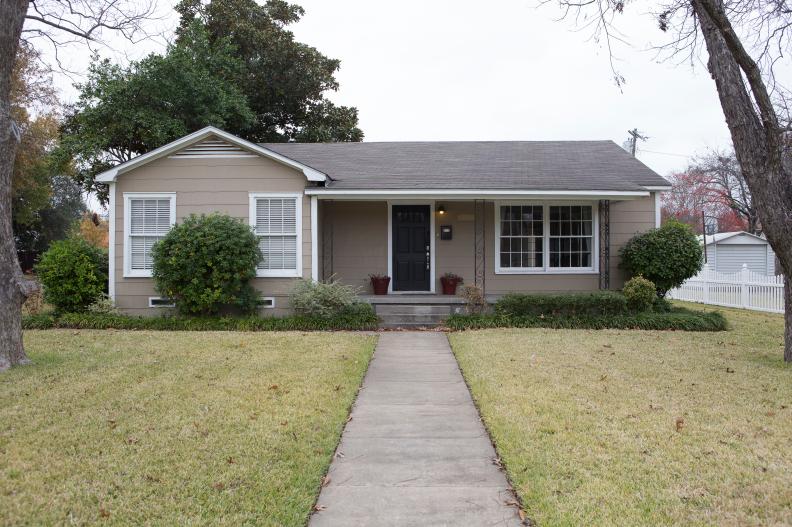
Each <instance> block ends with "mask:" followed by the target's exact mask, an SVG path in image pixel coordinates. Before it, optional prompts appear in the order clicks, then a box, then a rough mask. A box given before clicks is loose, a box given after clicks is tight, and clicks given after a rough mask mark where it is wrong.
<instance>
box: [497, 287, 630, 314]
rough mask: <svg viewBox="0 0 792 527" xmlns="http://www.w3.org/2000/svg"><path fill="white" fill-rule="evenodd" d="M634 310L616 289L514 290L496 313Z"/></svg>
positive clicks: (620, 311)
mask: <svg viewBox="0 0 792 527" xmlns="http://www.w3.org/2000/svg"><path fill="white" fill-rule="evenodd" d="M629 312H630V309H629V307H628V306H627V299H626V298H625V297H624V295H622V294H621V293H618V292H616V291H596V292H593V293H567V294H552V295H542V294H538V295H526V294H521V293H510V294H508V295H505V296H503V297H501V298H500V299H498V301H497V302H495V314H496V315H500V316H511V317H524V316H540V315H545V316H548V315H565V316H575V315H591V316H598V315H619V314H627V313H629Z"/></svg>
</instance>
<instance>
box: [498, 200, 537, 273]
mask: <svg viewBox="0 0 792 527" xmlns="http://www.w3.org/2000/svg"><path fill="white" fill-rule="evenodd" d="M543 246H544V209H543V208H542V206H541V205H504V206H501V208H500V266H501V267H504V268H516V269H536V268H541V267H544V257H543V254H544V252H543V250H542V249H543Z"/></svg>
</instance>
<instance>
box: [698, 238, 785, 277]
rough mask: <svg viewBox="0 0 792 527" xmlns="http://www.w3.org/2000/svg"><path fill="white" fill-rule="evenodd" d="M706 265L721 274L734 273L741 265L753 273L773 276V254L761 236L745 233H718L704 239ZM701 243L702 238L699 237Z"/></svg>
mask: <svg viewBox="0 0 792 527" xmlns="http://www.w3.org/2000/svg"><path fill="white" fill-rule="evenodd" d="M706 240H707V245H706V250H707V264H709V267H710V269H715V270H716V271H718V272H721V273H736V272H738V271H739V270H740V269H742V266H743V264H747V265H748V269H750V270H751V271H753V272H755V273H759V274H764V275H774V274H775V253H773V249H772V248H771V247H770V244H769V243H767V240H765V239H764V238H762V237H761V236H756V235H753V234H749V233H747V232H719V233H717V234H708V235H707V237H706ZM699 241H700V242H702V243H703V241H704V240H703V236H699Z"/></svg>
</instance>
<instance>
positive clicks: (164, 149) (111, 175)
mask: <svg viewBox="0 0 792 527" xmlns="http://www.w3.org/2000/svg"><path fill="white" fill-rule="evenodd" d="M211 135H216V136H217V137H220V138H222V139H224V140H225V141H228V142H229V143H232V144H235V145H237V146H239V147H241V148H244V149H246V150H249V151H251V152H255V153H257V154H259V155H262V156H264V157H267V158H269V159H272V160H273V161H277V162H278V163H281V164H282V165H286V166H288V167H290V168H294V169H296V170H300V171H301V172H302V173H303V174H304V175H305V177H306V179H308V181H327V176H326V175H325V174H324V173H322V172H319V171H318V170H316V169H314V168H311V167H309V166H307V165H303V164H302V163H298V162H297V161H294V160H293V159H290V158H288V157H286V156H283V155H281V154H278V153H277V152H274V151H272V150H270V149H268V148H264V147H263V146H259V145H257V144H255V143H251V142H250V141H246V140H244V139H242V138H241V137H237V136H235V135H234V134H229V133H228V132H225V131H223V130H220V129H219V128H215V127H214V126H207V127H206V128H201V129H200V130H198V131H197V132H193V133H191V134H189V135H185V136H184V137H182V138H180V139H177V140H175V141H173V142H171V143H168V144H167V145H164V146H161V147H159V148H156V149H154V150H152V151H151V152H148V153H146V154H143V155H140V156H137V157H136V158H134V159H130V160H129V161H127V162H126V163H121V164H120V165H118V166H116V167H113V168H111V169H110V170H107V171H105V172H102V173H101V174H99V175H98V176H96V181H97V182H99V183H110V182H112V181H115V180H116V178H117V177H118V176H120V175H121V174H123V173H124V172H127V171H129V170H132V169H133V168H136V167H139V166H141V165H144V164H146V163H150V162H151V161H154V160H156V159H159V158H161V157H165V156H167V155H168V154H171V153H173V152H176V151H177V150H181V149H182V148H185V147H187V146H190V145H191V144H193V143H197V142H198V141H201V140H202V139H206V138H207V137H209V136H211Z"/></svg>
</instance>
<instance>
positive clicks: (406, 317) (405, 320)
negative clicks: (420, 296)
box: [374, 304, 452, 329]
mask: <svg viewBox="0 0 792 527" xmlns="http://www.w3.org/2000/svg"><path fill="white" fill-rule="evenodd" d="M451 307H452V306H449V305H430V304H419V305H410V304H378V305H375V306H374V308H375V310H376V313H377V316H379V317H380V327H382V328H399V327H401V328H413V329H415V328H420V327H427V328H433V327H437V326H439V325H441V324H442V323H443V322H444V321H445V319H447V318H448V317H449V316H450V315H451V312H452V309H451Z"/></svg>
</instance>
